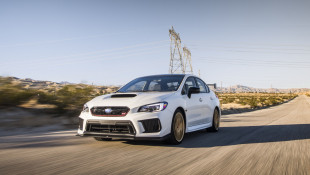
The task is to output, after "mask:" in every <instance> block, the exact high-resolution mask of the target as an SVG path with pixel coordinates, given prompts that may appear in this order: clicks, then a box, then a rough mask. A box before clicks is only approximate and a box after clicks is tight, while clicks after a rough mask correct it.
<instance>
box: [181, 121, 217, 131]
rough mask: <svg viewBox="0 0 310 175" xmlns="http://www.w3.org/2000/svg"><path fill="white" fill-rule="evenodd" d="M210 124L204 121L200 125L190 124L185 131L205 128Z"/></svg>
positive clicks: (210, 124)
mask: <svg viewBox="0 0 310 175" xmlns="http://www.w3.org/2000/svg"><path fill="white" fill-rule="evenodd" d="M211 126H212V123H205V124H201V125H196V126H191V127H188V128H187V130H186V133H189V132H194V131H198V130H202V129H206V128H209V127H211Z"/></svg>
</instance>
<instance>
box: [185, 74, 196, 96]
mask: <svg viewBox="0 0 310 175" xmlns="http://www.w3.org/2000/svg"><path fill="white" fill-rule="evenodd" d="M190 87H196V82H195V79H194V77H189V78H187V80H186V81H185V83H184V86H183V89H182V94H183V95H184V94H187V93H188V89H189V88H190Z"/></svg>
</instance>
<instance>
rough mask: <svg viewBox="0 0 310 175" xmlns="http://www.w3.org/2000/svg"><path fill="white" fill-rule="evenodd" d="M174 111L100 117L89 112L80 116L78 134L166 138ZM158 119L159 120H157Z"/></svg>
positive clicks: (151, 138)
mask: <svg viewBox="0 0 310 175" xmlns="http://www.w3.org/2000/svg"><path fill="white" fill-rule="evenodd" d="M172 116H173V113H172V112H171V111H169V110H164V111H160V112H154V113H146V112H145V113H142V112H141V113H128V114H127V115H126V116H124V117H98V116H92V115H91V113H89V112H82V113H81V114H80V116H79V118H80V127H79V129H78V132H77V136H82V137H86V136H91V137H105V138H123V139H131V140H164V139H166V138H167V137H168V136H169V134H170V130H171V121H172ZM156 121H158V122H156Z"/></svg>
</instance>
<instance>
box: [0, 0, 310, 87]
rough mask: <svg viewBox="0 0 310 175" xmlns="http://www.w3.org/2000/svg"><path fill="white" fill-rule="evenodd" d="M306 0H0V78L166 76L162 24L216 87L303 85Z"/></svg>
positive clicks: (309, 33)
mask: <svg viewBox="0 0 310 175" xmlns="http://www.w3.org/2000/svg"><path fill="white" fill-rule="evenodd" d="M309 9H310V1H308V0H234V1H231V0H199V1H198V0H197V1H195V0H191V1H189V0H188V1H183V0H176V1H169V0H156V1H151V0H141V1H135V0H131V1H130V0H124V1H119V0H113V1H110V0H107V1H105V0H100V1H99V0H50V1H47V0H38V1H33V0H27V1H24V0H20V1H16V0H0V75H1V76H15V77H19V78H32V79H35V80H50V81H56V82H61V81H68V82H72V83H81V82H82V83H88V84H96V85H123V84H125V83H127V82H129V81H131V80H132V79H134V78H137V77H140V76H145V75H153V74H166V73H168V71H169V63H170V38H169V29H170V28H171V26H173V27H174V29H175V31H176V32H177V33H179V34H180V37H181V41H182V46H186V47H187V48H189V50H190V51H191V54H192V65H193V70H194V74H195V75H198V72H199V70H200V76H201V78H202V79H203V80H205V81H206V82H207V83H217V84H218V85H222V86H223V87H229V86H232V85H237V84H239V85H245V86H251V87H256V88H270V87H273V88H310V79H309V76H310V20H309V19H310V10H309Z"/></svg>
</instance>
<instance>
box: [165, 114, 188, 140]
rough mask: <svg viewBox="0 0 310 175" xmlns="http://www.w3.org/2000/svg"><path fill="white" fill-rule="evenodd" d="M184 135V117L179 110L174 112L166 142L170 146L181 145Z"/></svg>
mask: <svg viewBox="0 0 310 175" xmlns="http://www.w3.org/2000/svg"><path fill="white" fill-rule="evenodd" d="M184 135H185V121H184V115H183V113H182V112H181V111H180V110H177V111H175V113H174V115H173V118H172V124H171V133H170V138H169V139H168V140H167V141H168V142H169V143H170V144H173V145H178V144H180V143H182V141H183V138H184Z"/></svg>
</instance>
